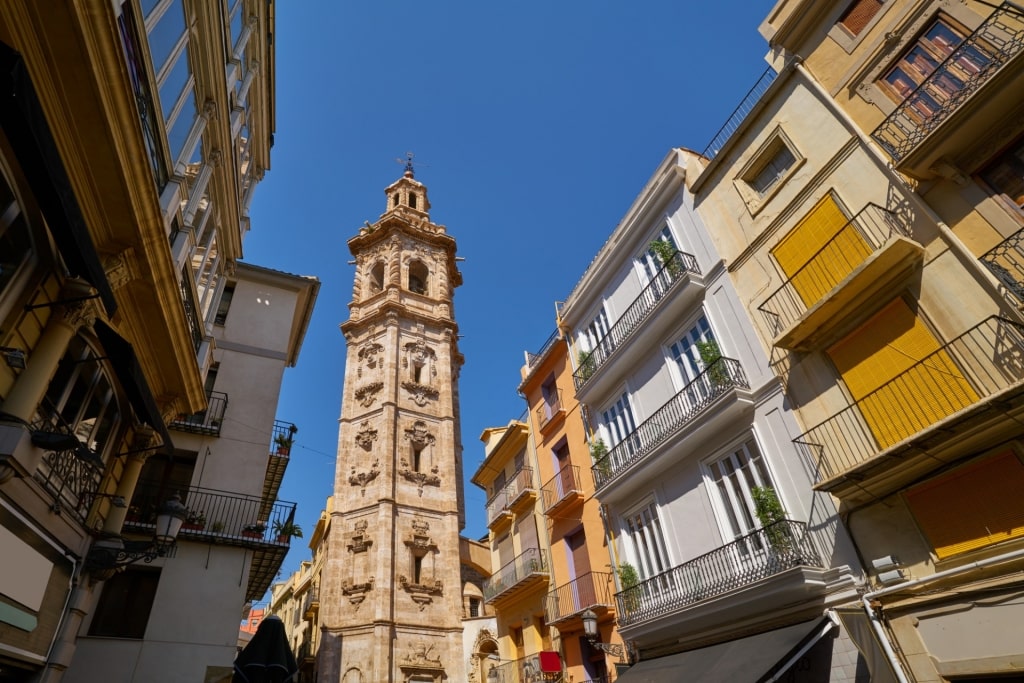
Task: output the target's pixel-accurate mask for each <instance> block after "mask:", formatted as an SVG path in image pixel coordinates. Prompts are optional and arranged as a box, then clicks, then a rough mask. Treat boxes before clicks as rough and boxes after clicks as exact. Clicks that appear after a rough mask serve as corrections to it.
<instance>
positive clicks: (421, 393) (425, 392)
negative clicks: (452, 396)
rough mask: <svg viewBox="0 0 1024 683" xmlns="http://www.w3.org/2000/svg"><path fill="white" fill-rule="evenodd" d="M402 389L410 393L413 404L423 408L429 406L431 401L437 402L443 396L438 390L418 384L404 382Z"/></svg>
mask: <svg viewBox="0 0 1024 683" xmlns="http://www.w3.org/2000/svg"><path fill="white" fill-rule="evenodd" d="M402 388H403V389H405V390H406V391H408V392H409V398H411V399H412V402H413V403H415V404H416V405H418V406H420V407H421V408H422V407H423V406H425V405H427V403H428V402H429V401H432V400H433V401H436V400H437V398H438V396H440V395H441V394H440V393H439V392H438V390H437V389H433V388H431V387H428V386H426V385H424V384H419V383H417V382H402Z"/></svg>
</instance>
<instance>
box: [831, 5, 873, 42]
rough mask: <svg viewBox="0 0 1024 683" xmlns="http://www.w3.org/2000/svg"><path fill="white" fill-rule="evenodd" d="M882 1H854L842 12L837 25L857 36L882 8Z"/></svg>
mask: <svg viewBox="0 0 1024 683" xmlns="http://www.w3.org/2000/svg"><path fill="white" fill-rule="evenodd" d="M882 2H883V0H854V2H853V3H852V4H851V5H850V6H849V7H848V8H847V9H846V11H845V12H843V16H842V17H840V19H839V23H840V24H842V25H843V26H845V27H846V30H847V31H849V32H850V33H852V34H853V35H855V36H857V35H860V32H861V31H863V30H864V27H865V26H867V25H868V22H870V21H871V20H872V19H873V18H874V16H875V15H876V14H878V10H879V8H880V7H881V6H882Z"/></svg>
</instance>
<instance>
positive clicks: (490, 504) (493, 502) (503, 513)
mask: <svg viewBox="0 0 1024 683" xmlns="http://www.w3.org/2000/svg"><path fill="white" fill-rule="evenodd" d="M535 500H537V489H536V488H534V486H533V469H532V468H530V467H522V468H520V469H519V471H517V472H516V473H515V474H514V475H512V478H511V479H510V480H509V481H508V483H506V484H505V485H504V486H503V487H501V489H500V490H499V491H498V492H497V493H495V494H494V495H493V496H491V499H490V500H489V501H487V526H489V527H495V526H498V525H499V523H501V522H505V521H511V519H512V515H513V514H514V513H515V512H517V511H518V510H519V509H520V508H522V507H525V506H526V505H527V504H528V503H531V502H533V501H535Z"/></svg>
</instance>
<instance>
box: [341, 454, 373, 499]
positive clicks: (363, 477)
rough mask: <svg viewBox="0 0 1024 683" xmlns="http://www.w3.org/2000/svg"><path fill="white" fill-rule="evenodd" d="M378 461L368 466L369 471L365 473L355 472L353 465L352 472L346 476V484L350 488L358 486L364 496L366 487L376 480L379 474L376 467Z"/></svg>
mask: <svg viewBox="0 0 1024 683" xmlns="http://www.w3.org/2000/svg"><path fill="white" fill-rule="evenodd" d="M379 464H380V463H379V461H377V460H374V461H373V464H372V465H370V469H369V470H367V471H365V472H356V468H355V465H353V466H352V472H351V473H350V474H349V475H348V483H349V484H351V485H352V486H359V487H361V488H362V489H363V490H362V492H361V493H362V495H364V496H365V495H366V485H367V484H369V483H370V482H371V481H373V480H374V479H376V478H377V475H378V474H380V468H379V467H378V465H379Z"/></svg>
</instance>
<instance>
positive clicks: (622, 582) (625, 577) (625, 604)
mask: <svg viewBox="0 0 1024 683" xmlns="http://www.w3.org/2000/svg"><path fill="white" fill-rule="evenodd" d="M617 573H618V575H619V586H620V587H621V588H622V609H623V611H625V613H626V616H628V615H629V613H630V612H632V611H634V610H636V609H637V608H638V607H639V606H640V593H639V591H636V590H632V589H633V588H636V586H637V584H639V583H640V575H639V574H638V573H637V571H636V567H634V566H633V565H631V564H630V563H629V562H622V563H620V564H619V569H618V572H617Z"/></svg>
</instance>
